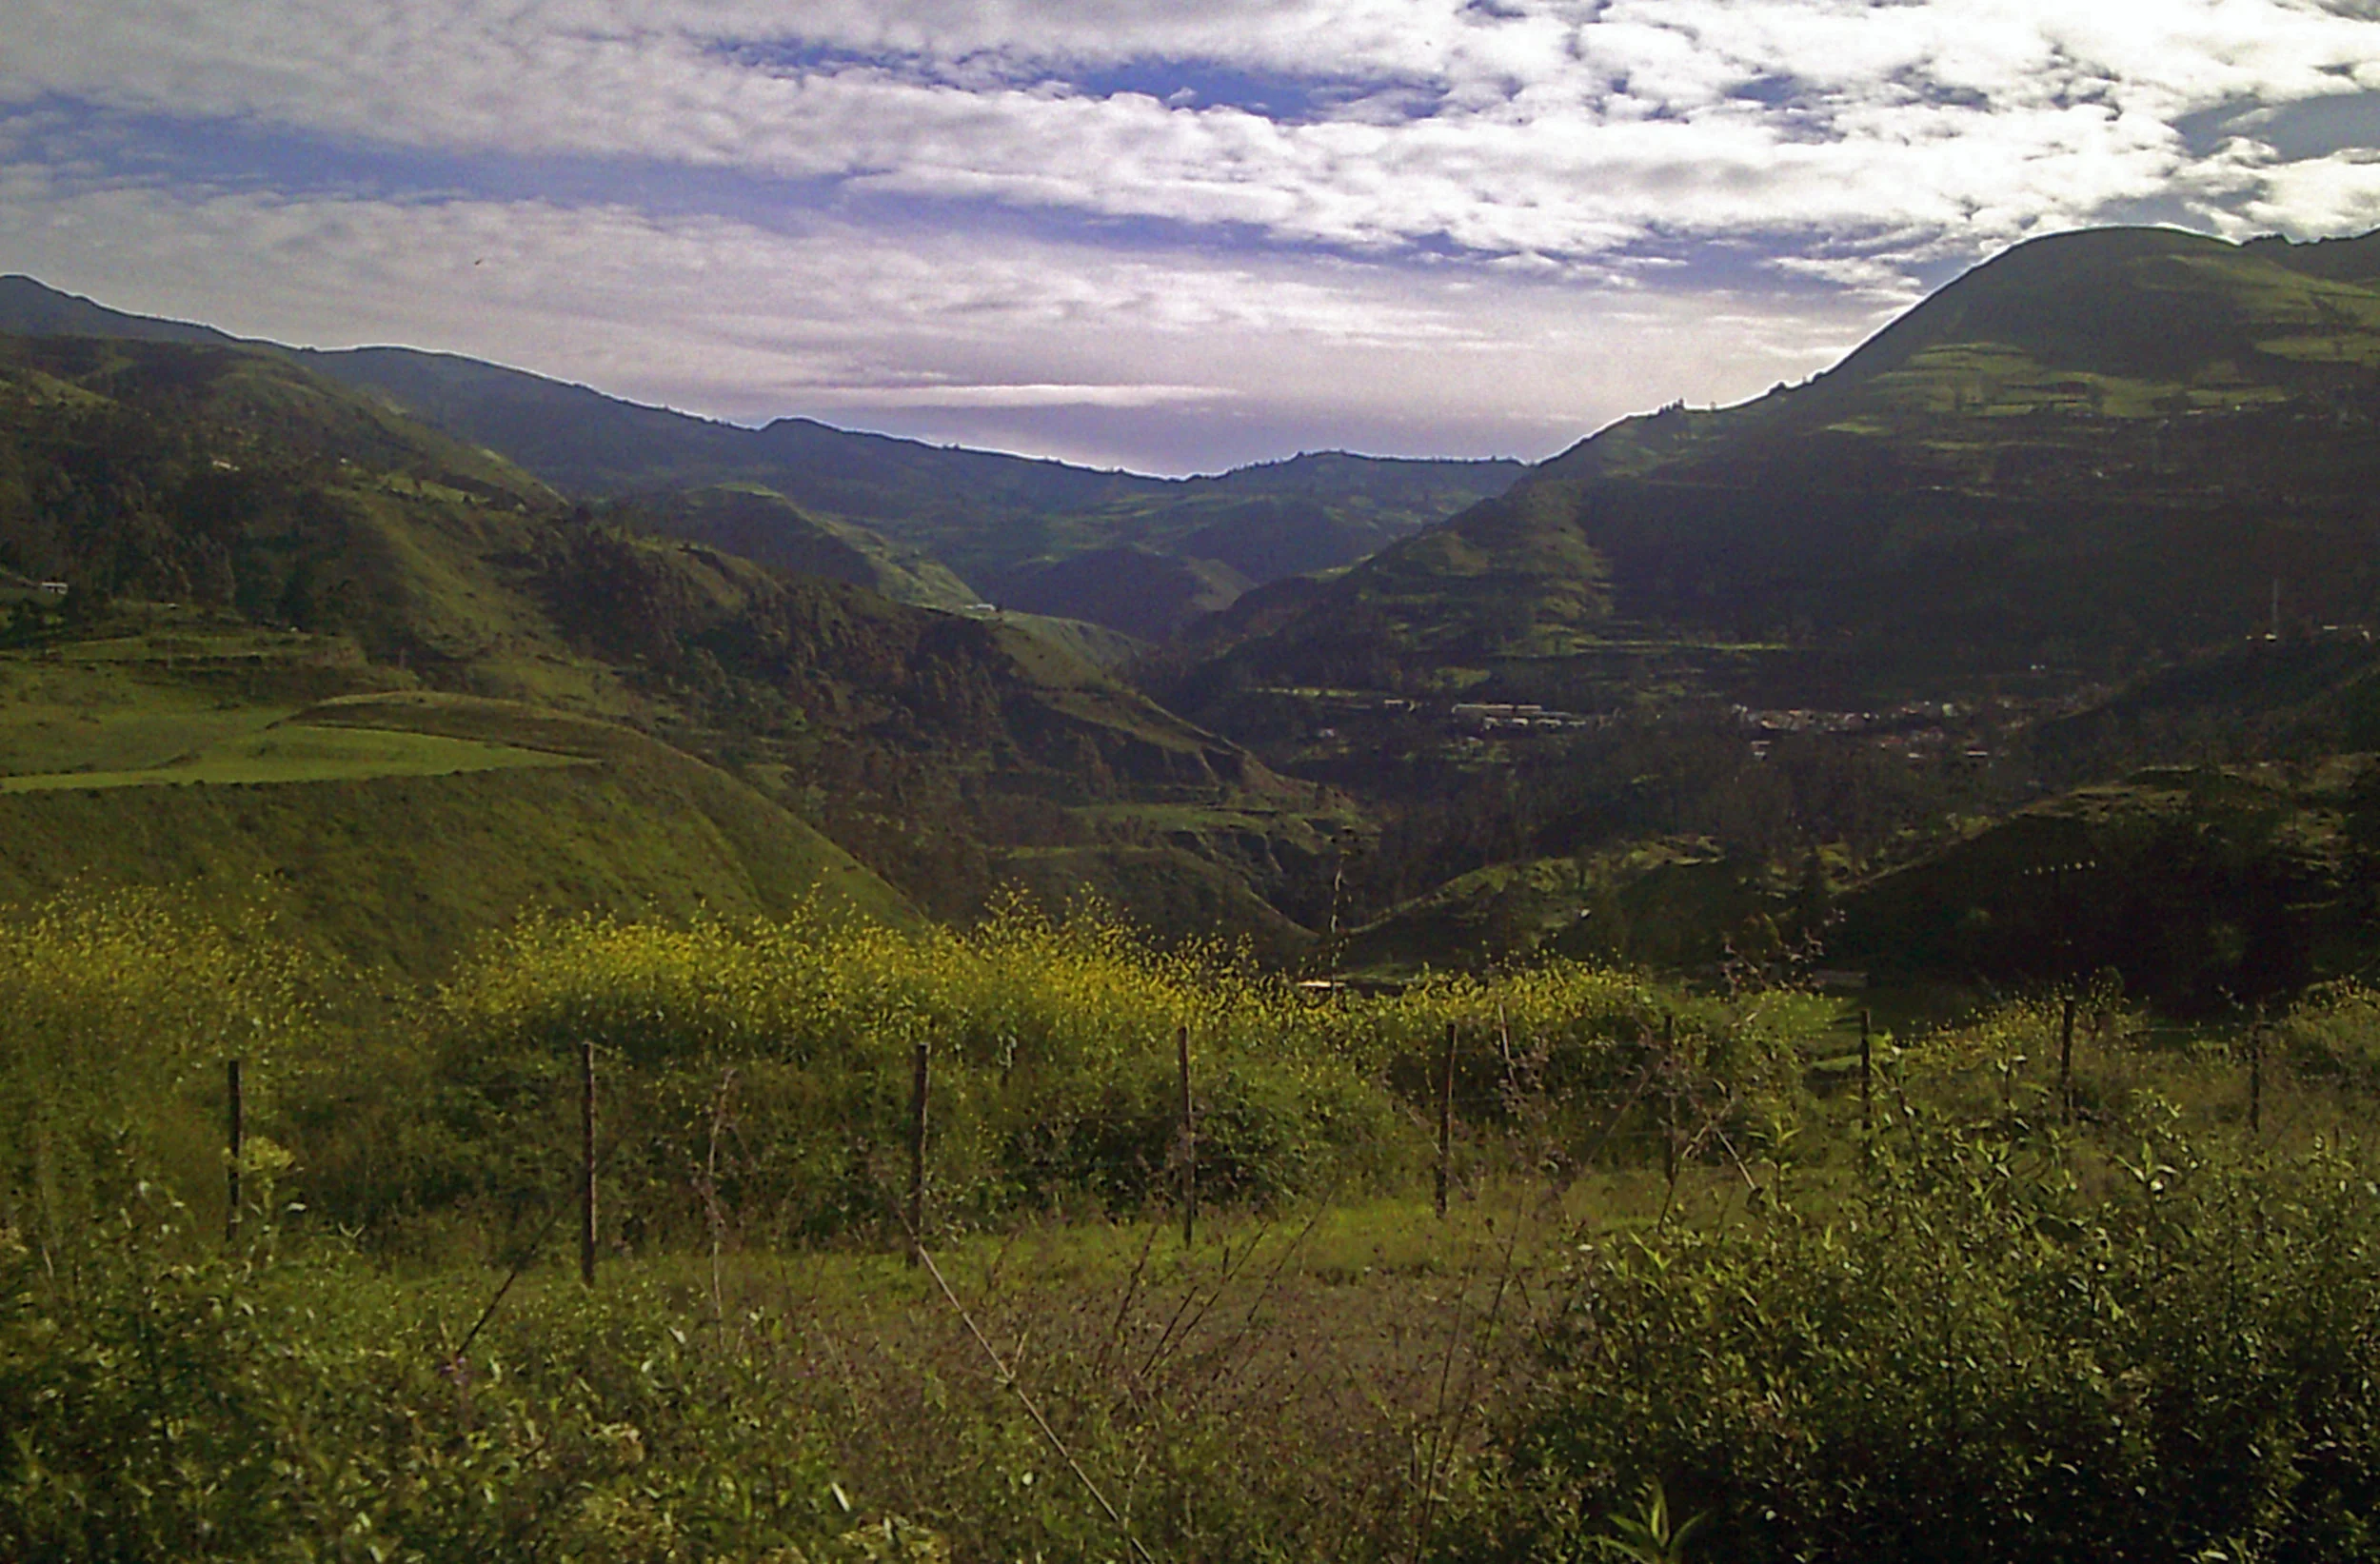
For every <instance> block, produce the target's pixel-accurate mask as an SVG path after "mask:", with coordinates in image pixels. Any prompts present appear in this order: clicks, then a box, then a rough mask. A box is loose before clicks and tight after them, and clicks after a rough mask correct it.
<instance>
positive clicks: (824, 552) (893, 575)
mask: <svg viewBox="0 0 2380 1564" xmlns="http://www.w3.org/2000/svg"><path fill="white" fill-rule="evenodd" d="M611 514H612V516H613V517H614V518H615V519H616V520H618V521H620V522H622V523H624V524H625V525H629V526H633V527H637V528H639V529H641V530H646V531H652V532H658V533H661V534H663V535H664V536H666V537H672V538H684V540H686V541H687V542H689V543H701V544H710V545H711V546H713V547H715V548H721V549H724V550H725V551H727V552H728V553H730V554H741V555H743V556H744V558H745V559H748V560H754V561H757V562H758V563H760V564H767V565H774V566H776V567H777V568H778V569H781V570H791V571H795V572H797V573H799V574H802V575H807V576H823V577H825V578H826V579H827V580H829V581H843V582H849V583H850V584H853V585H855V586H864V587H866V588H867V589H868V590H870V591H872V592H877V593H881V594H882V595H883V596H885V597H888V598H890V599H892V600H893V601H894V602H895V603H913V604H918V605H920V606H921V607H927V608H964V607H966V606H967V605H969V604H972V603H974V602H975V601H976V599H977V597H978V595H979V594H978V593H977V592H976V591H975V590H974V589H973V588H972V587H970V586H968V585H967V584H966V583H965V582H962V581H961V580H960V579H959V578H958V577H957V576H954V575H952V574H951V573H950V570H949V569H948V567H946V566H945V565H943V564H942V562H941V561H939V560H936V559H934V558H932V557H930V556H928V555H925V554H922V553H920V552H919V551H918V550H916V549H914V548H904V547H902V545H900V544H895V543H893V542H891V541H890V540H889V539H886V538H884V537H883V536H882V535H880V534H878V533H875V532H871V531H870V530H868V529H867V528H866V527H863V526H860V525H856V524H854V523H851V522H837V521H827V520H823V519H821V518H819V517H815V516H812V515H810V514H808V513H807V512H805V511H803V509H802V508H801V507H800V506H798V505H795V504H794V503H793V502H792V501H790V500H788V499H786V498H785V497H784V496H783V495H782V494H780V493H778V492H777V491H776V490H774V489H771V488H766V487H764V486H762V485H757V484H713V485H705V486H703V487H698V488H687V489H678V490H674V491H670V492H667V493H664V494H659V495H655V496H653V497H651V498H649V499H645V500H630V501H625V502H623V503H622V504H620V505H617V506H616V507H614V508H613V510H612V511H611Z"/></svg>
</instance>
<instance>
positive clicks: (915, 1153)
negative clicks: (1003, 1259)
mask: <svg viewBox="0 0 2380 1564" xmlns="http://www.w3.org/2000/svg"><path fill="white" fill-rule="evenodd" d="M933 1087H934V1062H933V1049H932V1045H930V1044H929V1043H927V1042H926V1040H925V1039H922V1038H920V1039H918V1043H917V1046H916V1047H915V1048H913V1049H911V1050H910V1053H909V1263H910V1264H911V1265H915V1264H917V1262H918V1256H919V1255H920V1254H921V1253H922V1251H923V1250H924V1248H925V1122H926V1120H925V1113H926V1100H927V1098H928V1095H929V1094H930V1093H931V1092H932V1091H933Z"/></svg>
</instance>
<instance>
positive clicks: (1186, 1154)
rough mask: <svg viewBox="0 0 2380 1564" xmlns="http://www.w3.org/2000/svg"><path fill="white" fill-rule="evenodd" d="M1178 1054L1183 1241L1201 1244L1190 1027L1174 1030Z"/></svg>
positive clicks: (1197, 1124)
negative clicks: (1191, 1080) (1198, 1240)
mask: <svg viewBox="0 0 2380 1564" xmlns="http://www.w3.org/2000/svg"><path fill="white" fill-rule="evenodd" d="M1174 1054H1175V1057H1176V1058H1177V1059H1180V1064H1181V1241H1182V1245H1183V1247H1185V1248H1187V1247H1188V1246H1189V1245H1190V1244H1192V1243H1194V1242H1196V1241H1197V1238H1198V1232H1199V1121H1198V1112H1197V1108H1196V1106H1195V1105H1194V1104H1193V1102H1192V1100H1191V1097H1190V1028H1189V1027H1187V1026H1177V1027H1175V1028H1174Z"/></svg>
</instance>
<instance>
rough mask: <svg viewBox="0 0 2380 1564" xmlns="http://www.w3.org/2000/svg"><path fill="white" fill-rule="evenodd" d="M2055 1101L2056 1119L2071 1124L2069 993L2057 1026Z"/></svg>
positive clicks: (2071, 1008)
mask: <svg viewBox="0 0 2380 1564" xmlns="http://www.w3.org/2000/svg"><path fill="white" fill-rule="evenodd" d="M2057 1100H2058V1117H2059V1118H2061V1119H2065V1120H2067V1121H2069V1122H2072V1121H2073V1117H2074V996H2073V993H2072V992H2069V993H2068V994H2067V996H2066V1006H2065V1009H2064V1011H2063V1013H2062V1014H2061V1015H2060V1016H2059V1018H2058V1025H2057Z"/></svg>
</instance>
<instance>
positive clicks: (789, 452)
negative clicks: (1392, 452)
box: [0, 277, 1525, 638]
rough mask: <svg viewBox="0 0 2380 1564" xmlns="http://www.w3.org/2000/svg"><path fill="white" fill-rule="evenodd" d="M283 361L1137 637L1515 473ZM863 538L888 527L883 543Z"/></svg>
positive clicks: (422, 363)
mask: <svg viewBox="0 0 2380 1564" xmlns="http://www.w3.org/2000/svg"><path fill="white" fill-rule="evenodd" d="M0 331H10V332H19V333H25V334H32V335H59V334H73V335H86V336H105V337H125V338H134V339H143V340H150V341H163V342H183V343H195V344H204V345H212V346H232V345H234V344H235V343H237V342H238V341H239V339H234V338H232V337H229V336H228V335H226V334H225V333H223V332H220V331H217V330H214V329H213V328H211V327H204V326H192V325H187V324H184V323H180V322H173V321H162V320H156V319H152V318H149V317H146V316H139V315H129V314H126V313H123V312H122V311H119V310H114V309H109V308H107V307H104V306H101V305H98V304H94V303H92V302H91V301H89V300H88V299H83V298H78V297H76V296H74V295H71V294H67V293H61V292H59V291H57V290H56V289H53V288H50V287H45V286H43V285H42V284H40V283H38V282H35V281H34V280H33V279H31V278H28V277H5V278H0ZM244 346H274V345H269V344H265V345H259V344H244ZM284 350H285V351H289V352H293V353H294V354H295V356H296V357H297V358H298V360H299V362H301V363H303V364H305V365H307V366H308V367H309V368H312V369H314V370H316V371H317V372H319V373H322V374H325V375H327V376H329V377H331V378H332V379H335V380H338V381H341V382H344V383H345V384H347V385H349V386H357V387H360V388H364V389H367V390H369V391H371V392H372V393H374V394H376V395H378V396H381V397H383V398H385V399H387V401H388V402H389V403H390V404H391V405H392V406H395V407H397V408H398V409H400V410H402V411H403V412H405V413H406V414H407V416H408V417H411V418H413V419H415V420H417V421H419V422H421V423H423V424H425V425H427V426H429V427H432V428H435V429H438V430H440V431H441V432H443V433H446V434H447V435H450V436H452V437H453V438H455V439H457V440H459V441H462V442H464V443H465V444H466V445H477V446H483V447H485V448H486V449H489V450H493V451H497V452H501V453H502V454H503V455H504V457H505V458H506V460H508V461H510V462H512V463H514V464H515V465H518V466H520V467H521V468H522V469H524V470H525V471H526V472H529V473H531V474H533V475H535V476H536V477H538V478H540V479H542V480H544V481H545V483H547V484H549V485H552V486H553V487H554V488H556V489H558V490H560V491H562V492H564V493H565V494H568V495H572V496H574V497H579V498H585V499H590V500H592V499H603V500H606V501H610V502H613V503H615V504H620V505H637V504H643V503H650V505H651V506H652V508H653V510H654V512H655V525H661V526H664V527H665V526H669V525H675V524H676V523H677V522H679V521H692V522H697V523H701V524H704V525H708V524H710V523H715V522H717V521H719V519H720V517H719V512H720V505H719V504H718V503H717V501H716V498H715V496H716V495H717V493H718V492H719V491H721V490H723V489H734V490H744V491H755V490H766V491H769V492H771V493H773V494H775V495H776V496H778V497H779V498H780V499H781V500H783V502H784V505H783V506H781V507H777V509H776V517H777V521H778V522H780V523H782V525H783V526H784V527H785V529H786V531H787V533H788V536H787V537H786V538H785V539H783V540H782V541H781V542H780V543H778V544H764V543H763V541H762V539H761V531H762V530H765V529H766V528H767V527H768V526H769V525H773V524H772V523H771V521H770V520H769V519H768V518H767V517H764V515H762V514H761V509H760V507H756V506H753V505H742V506H741V508H740V519H739V520H738V521H737V522H736V523H735V525H736V527H737V536H738V537H739V538H740V539H741V540H742V541H743V543H744V544H745V545H746V546H745V547H744V549H743V550H742V551H744V552H746V553H750V554H752V555H754V557H763V556H764V555H767V554H771V553H774V554H776V555H779V556H780V557H782V558H783V559H785V560H786V561H787V562H788V563H790V562H791V561H793V560H795V559H806V560H816V559H819V558H821V557H822V553H821V549H820V546H819V544H818V543H817V536H818V534H819V533H820V532H821V531H822V530H824V531H826V532H829V533H833V534H835V535H837V536H839V537H840V538H841V539H842V540H843V543H844V544H846V545H849V546H851V547H854V548H856V549H857V550H858V551H859V552H860V553H862V554H863V555H872V556H880V557H881V556H883V555H885V554H887V553H903V554H905V556H906V557H907V558H908V559H909V560H910V561H911V562H912V563H911V564H906V565H903V566H902V568H901V569H900V570H899V571H895V572H892V573H890V574H888V575H885V576H884V577H883V579H879V580H875V581H872V582H871V584H876V585H879V586H883V587H885V588H886V589H888V590H892V591H893V593H894V595H896V596H911V598H912V601H918V602H937V603H939V602H942V601H943V600H946V599H947V598H949V597H951V596H952V595H953V592H952V590H951V588H952V586H953V584H959V595H961V596H962V597H964V598H965V599H966V600H968V601H974V600H976V599H979V598H980V599H990V600H994V601H1001V602H1005V603H1013V604H1016V605H1017V606H1018V607H1020V608H1024V609H1028V610H1030V611H1033V612H1038V613H1044V614H1053V615H1060V616H1063V617H1069V618H1080V619H1086V620H1090V621H1093V622H1095V623H1099V624H1106V625H1108V626H1111V627H1113V628H1116V629H1120V630H1123V631H1126V632H1128V633H1131V634H1135V635H1139V636H1141V637H1143V638H1147V637H1150V636H1151V635H1152V634H1157V635H1162V634H1164V633H1167V632H1169V631H1170V630H1171V629H1172V628H1174V627H1176V626H1178V625H1179V624H1183V623H1185V622H1186V621H1187V620H1188V619H1190V618H1191V617H1194V616H1195V615H1197V614H1198V613H1200V612H1204V611H1208V610H1210V609H1212V608H1214V607H1218V606H1221V605H1224V604H1228V603H1229V602H1230V601H1231V599H1232V598H1233V597H1234V596H1236V595H1237V593H1238V592H1239V591H1240V589H1241V588H1242V587H1244V586H1245V585H1246V584H1261V583H1265V582H1270V581H1275V580H1278V579H1279V578H1281V577H1283V576H1287V575H1292V574H1296V573H1299V572H1301V571H1310V570H1319V569H1329V568H1333V567H1336V566H1339V565H1344V564H1352V563H1353V562H1355V561H1356V560H1358V559H1360V558H1362V557H1363V556H1364V555H1366V554H1368V553H1371V552H1373V551H1374V550H1376V549H1378V548H1379V547H1381V546H1383V545H1384V544H1389V543H1392V542H1394V541H1395V540H1397V539H1398V538H1400V537H1404V536H1407V535H1410V534H1411V533H1413V532H1416V531H1418V530H1419V529H1420V528H1422V527H1424V526H1426V525H1431V524H1432V523H1435V522H1438V521H1441V520H1443V519H1445V518H1446V517H1448V516H1450V515H1452V514H1454V513H1455V512H1456V511H1458V510H1460V509H1462V508H1463V507H1464V506H1466V505H1471V504H1472V503H1474V502H1475V501H1477V500H1479V499H1481V498H1483V497H1485V496H1487V495H1490V494H1494V493H1497V492H1498V491H1500V490H1502V489H1504V488H1506V487H1508V486H1509V485H1511V484H1512V483H1513V482H1514V481H1515V480H1516V479H1517V478H1518V477H1519V476H1520V475H1521V473H1522V472H1523V471H1524V470H1525V469H1524V468H1523V466H1522V465H1521V464H1519V463H1517V462H1509V461H1415V460H1401V459H1391V458H1380V457H1364V456H1350V455H1346V454H1343V453H1339V452H1326V453H1321V454H1316V455H1305V456H1299V457H1295V458H1292V459H1290V460H1287V461H1283V462H1275V463H1267V464H1263V465H1256V466H1249V467H1241V468H1240V469H1238V470H1236V471H1233V472H1229V473H1225V474H1223V475H1221V476H1220V477H1213V478H1191V479H1164V478H1150V477H1144V476H1140V475H1138V474H1133V473H1125V472H1106V471H1097V470H1094V469H1091V468H1087V467H1078V466H1071V465H1066V464H1064V463H1061V462H1052V461H1041V460H1033V459H1028V458H1025V457H1018V456H1007V455H1002V454H999V453H995V452H989V451H977V450H965V449H960V448H955V447H949V446H942V445H926V444H923V443H922V442H919V441H914V440H902V439H896V438H893V437H891V436H886V435H877V434H861V433H855V432H853V431H850V430H846V429H837V428H832V427H829V426H826V425H823V424H820V423H817V422H814V421H813V420H810V419H805V418H784V419H779V420H778V421H776V422H775V423H772V424H770V425H768V426H765V427H764V428H758V429H753V428H745V427H743V426H737V425H733V424H723V423H718V422H716V421H713V420H709V419H704V418H696V417H692V416H689V415H687V414H684V413H679V412H672V411H669V410H667V409H665V408H660V407H648V406H639V405H637V404H634V403H630V402H625V401H622V400H620V399H618V398H616V397H609V396H605V395H604V394H602V393H601V392H598V391H593V390H589V389H588V388H586V387H585V386H571V385H565V384H564V383H562V382H559V381H554V380H548V379H546V378H545V377H543V376H540V375H534V374H529V373H526V372H525V371H523V370H518V369H508V368H505V367H502V366H497V365H492V364H485V363H482V362H480V361H478V360H476V359H469V358H463V357H459V356H457V355H454V354H449V353H429V352H422V351H417V350H415V349H412V348H406V347H361V348H352V349H346V350H340V351H328V352H326V351H318V350H314V349H284ZM688 489H704V490H709V491H712V493H713V495H714V500H713V501H712V502H709V503H706V504H704V505H694V506H688V505H684V504H681V503H679V502H676V501H673V500H670V499H668V498H666V496H668V495H669V494H671V493H672V492H675V491H683V490H688ZM864 532H875V533H881V534H882V535H883V538H885V539H886V540H889V542H890V545H891V546H890V548H889V549H886V548H883V547H880V546H879V545H877V544H871V543H869V542H867V541H866V539H865V537H864V536H863V533H864ZM689 535H699V534H689ZM926 560H930V561H932V562H935V563H936V564H939V565H940V566H942V567H944V568H943V569H942V571H941V572H940V573H939V574H937V573H936V572H935V571H932V570H922V569H921V568H920V567H919V564H918V563H916V562H920V561H926ZM803 567H805V568H806V567H808V566H803ZM830 573H843V572H840V571H832V572H830ZM909 578H916V579H915V580H914V581H912V580H911V579H909ZM844 579H860V578H858V577H855V576H851V575H848V574H845V575H844ZM913 594H914V595H913Z"/></svg>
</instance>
